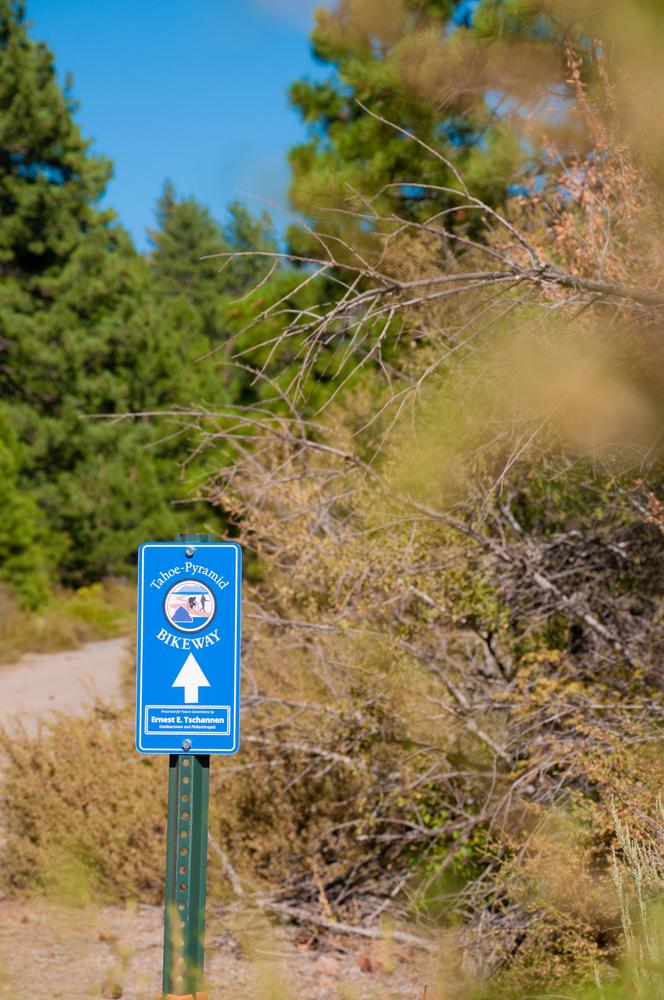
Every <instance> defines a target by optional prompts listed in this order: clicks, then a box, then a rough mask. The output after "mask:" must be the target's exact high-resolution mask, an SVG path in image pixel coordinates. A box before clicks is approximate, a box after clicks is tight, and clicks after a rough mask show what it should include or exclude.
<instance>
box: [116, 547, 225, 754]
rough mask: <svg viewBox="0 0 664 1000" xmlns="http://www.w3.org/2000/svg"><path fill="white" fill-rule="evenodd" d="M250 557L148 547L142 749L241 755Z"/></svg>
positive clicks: (142, 615) (143, 577)
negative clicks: (243, 606)
mask: <svg viewBox="0 0 664 1000" xmlns="http://www.w3.org/2000/svg"><path fill="white" fill-rule="evenodd" d="M241 584H242V550H241V549H240V546H239V545H237V544H236V543H235V542H194V543H185V542H146V543H145V544H144V545H141V547H140V549H139V555H138V647H137V672H136V748H137V749H138V750H140V752H141V753H192V754H216V753H220V754H223V753H237V751H238V748H239V744H240V594H241Z"/></svg>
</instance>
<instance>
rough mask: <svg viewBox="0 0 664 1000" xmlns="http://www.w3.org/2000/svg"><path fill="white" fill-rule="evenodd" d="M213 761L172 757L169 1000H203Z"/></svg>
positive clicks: (197, 538)
mask: <svg viewBox="0 0 664 1000" xmlns="http://www.w3.org/2000/svg"><path fill="white" fill-rule="evenodd" d="M176 541H178V542H191V543H192V544H196V543H198V542H211V541H213V538H212V536H211V535H194V534H185V535H178V536H177V538H176ZM209 790H210V757H209V756H208V755H205V756H203V755H200V756H199V755H197V754H171V755H170V757H169V761H168V826H167V833H166V837H167V841H166V896H165V912H164V976H163V991H164V995H165V997H166V998H169V997H171V998H175V997H188V996H191V997H192V998H193V1000H204V998H205V993H204V992H202V991H203V989H204V983H203V976H204V964H205V894H206V884H207V846H208V800H209Z"/></svg>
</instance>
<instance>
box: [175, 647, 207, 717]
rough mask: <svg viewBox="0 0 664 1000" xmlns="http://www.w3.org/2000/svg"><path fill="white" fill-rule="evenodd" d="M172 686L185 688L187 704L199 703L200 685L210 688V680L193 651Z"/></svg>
mask: <svg viewBox="0 0 664 1000" xmlns="http://www.w3.org/2000/svg"><path fill="white" fill-rule="evenodd" d="M171 686H172V687H174V688H179V687H181V688H184V701H185V704H186V705H196V704H197V703H198V689H199V687H205V688H209V686H210V682H209V680H208V679H207V677H206V676H205V674H204V673H203V671H202V670H201V668H200V666H199V665H198V661H197V659H196V657H195V656H194V654H193V653H190V654H189V656H188V657H187V659H186V660H185V661H184V663H183V664H182V669H181V670H180V673H179V674H178V675H177V677H176V678H175V680H174V681H173V684H172V685H171Z"/></svg>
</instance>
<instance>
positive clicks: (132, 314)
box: [0, 0, 269, 602]
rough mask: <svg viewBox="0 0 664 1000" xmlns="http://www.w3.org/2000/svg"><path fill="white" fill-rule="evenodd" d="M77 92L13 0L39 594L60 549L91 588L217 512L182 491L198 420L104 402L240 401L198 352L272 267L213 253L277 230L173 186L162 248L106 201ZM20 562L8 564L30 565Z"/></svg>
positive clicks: (8, 23)
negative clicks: (140, 552) (221, 274)
mask: <svg viewBox="0 0 664 1000" xmlns="http://www.w3.org/2000/svg"><path fill="white" fill-rule="evenodd" d="M75 107H76V106H75V104H74V102H73V100H72V99H71V96H70V95H69V94H65V93H63V92H62V90H61V88H60V87H59V85H58V82H57V79H56V75H55V71H54V66H53V59H52V55H51V53H50V52H49V50H48V48H47V47H46V46H45V45H43V44H41V43H38V42H34V41H32V40H31V38H30V36H29V34H28V25H27V22H26V17H25V9H24V6H23V4H21V3H12V2H10V0H1V2H0V262H1V265H0V266H1V267H2V280H3V296H2V301H1V302H0V383H1V385H2V391H3V394H4V399H5V404H6V411H5V414H4V415H3V421H4V422H3V426H2V438H3V442H6V443H5V444H4V447H5V448H6V454H7V458H6V462H7V463H9V467H10V470H9V471H8V473H7V477H8V478H7V483H6V487H5V488H6V489H7V490H9V491H12V497H13V499H12V500H11V503H10V507H11V509H12V510H14V511H16V512H18V511H21V512H22V514H21V517H25V518H26V525H25V526H24V527H23V541H22V542H21V544H20V546H19V548H20V550H21V551H22V552H24V553H25V555H24V563H23V564H21V565H22V569H21V581H20V582H19V583H18V584H17V586H18V589H19V591H20V593H21V595H22V596H23V598H24V599H25V600H29V601H32V602H34V601H36V600H38V598H39V596H40V595H41V594H42V593H43V590H44V580H45V577H44V572H45V566H46V564H47V563H48V564H50V566H51V567H52V573H51V580H52V581H62V582H65V583H68V584H77V585H80V584H83V583H86V582H88V581H90V580H95V579H99V578H100V577H102V576H105V575H109V574H110V575H112V574H121V573H123V572H124V571H125V570H126V568H127V567H128V565H129V562H130V560H131V557H132V553H133V552H134V550H135V549H136V547H137V545H138V544H139V542H140V541H141V540H142V539H144V538H146V537H153V538H167V537H169V536H172V534H173V532H174V531H175V530H176V529H177V527H178V526H182V527H184V524H185V519H186V524H187V526H189V527H190V528H195V527H197V526H200V523H199V522H200V519H201V518H202V517H203V512H202V509H201V511H200V512H199V513H197V512H196V509H195V508H194V509H192V508H191V506H190V505H188V506H187V507H186V508H180V509H179V511H178V509H176V507H175V506H174V501H177V500H178V499H180V498H186V497H187V496H188V494H189V493H190V490H191V483H192V481H195V478H196V475H197V474H198V473H199V470H197V468H196V466H193V467H192V468H191V469H190V470H189V472H188V479H185V478H182V477H181V474H180V467H181V464H182V462H183V460H184V459H186V458H187V456H188V454H189V452H190V450H191V448H192V445H193V444H195V442H192V440H191V439H190V438H189V437H188V435H187V433H186V431H183V432H182V433H180V434H176V436H175V437H174V438H173V432H174V430H175V431H177V429H178V428H173V427H172V426H170V425H168V426H165V425H164V420H162V421H147V420H142V419H141V418H140V417H139V418H126V419H122V420H116V421H109V420H108V419H94V417H95V415H104V416H105V417H108V416H109V415H110V416H112V415H116V416H118V417H120V416H122V415H123V414H136V413H138V414H140V413H144V412H149V413H152V412H154V411H158V410H165V411H168V412H170V413H171V414H173V413H174V412H175V413H176V414H177V411H178V410H179V409H182V408H187V407H191V406H192V405H194V404H195V403H197V402H198V401H201V400H206V401H207V402H209V403H214V404H217V403H219V402H223V401H224V400H227V399H228V395H229V392H231V391H232V386H229V385H228V384H227V381H225V380H224V379H223V378H222V377H220V375H219V371H218V369H217V368H216V367H215V366H214V365H211V364H207V365H206V364H197V362H198V360H199V359H200V358H201V357H203V356H205V355H206V354H207V353H208V351H209V349H210V347H211V346H212V345H218V344H219V343H221V342H222V341H223V340H224V337H225V326H224V318H223V298H224V295H223V293H224V291H226V292H233V293H236V292H237V291H238V290H240V289H241V287H242V282H243V281H246V280H249V279H251V278H253V276H254V274H255V273H256V271H257V265H256V264H249V263H248V264H247V265H246V267H245V268H244V271H239V270H238V269H236V270H235V271H232V272H231V271H230V270H229V271H228V276H227V277H226V278H225V279H224V281H223V282H219V281H216V282H215V281H214V280H212V279H213V278H215V277H218V276H217V275H216V273H213V272H216V271H217V270H218V262H217V261H211V262H208V263H207V264H203V265H196V263H195V261H196V260H197V258H198V257H200V256H201V255H203V254H206V253H212V252H218V251H220V250H224V249H228V248H233V247H235V246H245V245H249V244H250V243H251V242H252V241H253V240H259V239H269V235H268V232H267V230H268V225H267V221H266V220H265V219H263V220H261V221H257V222H254V221H253V220H252V219H251V218H250V217H249V215H248V214H247V213H246V212H245V211H244V210H243V209H241V208H240V207H239V206H235V207H234V208H233V209H232V213H231V219H230V222H229V224H228V227H227V229H226V230H225V231H224V230H223V229H221V228H220V227H218V226H217V225H216V223H214V222H213V221H212V219H211V218H210V217H209V215H208V213H207V212H206V211H205V209H203V208H201V207H200V206H198V205H197V204H196V203H195V202H193V201H191V200H184V201H178V200H177V199H176V196H175V193H174V191H173V189H172V188H171V187H167V188H166V190H165V192H164V195H163V197H162V199H161V201H160V203H159V208H158V221H159V224H160V228H159V229H158V230H157V231H156V232H155V233H154V234H153V240H154V243H155V253H154V258H153V260H152V261H150V262H148V261H146V260H145V259H144V258H143V257H141V256H140V255H139V254H137V253H136V251H135V250H134V248H133V246H132V243H131V240H130V239H129V237H128V235H127V233H126V232H125V231H124V230H123V229H122V227H121V226H120V225H119V224H118V223H117V221H116V219H115V217H114V215H113V213H112V212H110V211H108V210H103V209H101V208H100V207H99V204H98V202H99V199H100V197H101V195H102V194H103V191H104V186H105V184H106V182H107V181H108V179H109V176H110V172H111V165H110V163H109V162H108V161H107V160H105V159H103V158H100V157H97V156H95V155H93V154H92V153H91V152H90V149H89V142H87V141H86V140H85V139H83V138H82V136H81V134H80V131H79V129H78V126H77V125H76V122H75V120H74V112H75ZM233 241H235V242H233ZM197 266H198V267H199V268H200V270H197V269H196V268H197ZM258 269H260V266H258ZM177 419H178V418H177V416H175V417H171V420H177ZM5 423H6V427H5ZM178 426H179V425H178ZM15 439H20V440H21V442H22V447H21V449H20V451H17V450H16V446H15V443H14V442H15ZM162 439H164V441H163V443H161V440H162ZM3 455H4V452H3ZM3 461H4V459H3ZM9 502H10V501H9V500H8V503H9ZM38 511H39V514H38V513H37V512H38ZM17 516H18V514H17ZM206 516H207V517H209V515H206ZM39 521H42V523H43V530H42V529H41V528H40V529H39V530H38V529H37V528H36V527H35V525H36V524H37V523H38V522H39ZM10 522H11V518H9V520H8V522H7V523H8V524H9V523H10ZM28 524H31V525H33V527H31V528H29V529H28V527H27V525H28ZM3 530H4V529H3ZM26 532H27V534H26ZM3 538H4V535H3ZM37 538H39V547H40V551H42V552H43V553H44V556H43V558H37V557H36V554H35V553H36V550H35V545H36V540H37ZM2 547H3V549H4V543H2ZM29 553H30V555H28V554H29ZM14 563H15V559H14V562H12V561H10V560H6V561H5V563H4V566H5V573H6V574H9V575H12V579H13V577H14V575H15V574H16V573H17V572H18V567H17V566H14ZM28 564H29V565H31V566H34V572H32V571H30V573H28V574H27V576H29V577H30V578H31V579H32V582H31V583H28V582H26V581H24V580H23V574H24V571H25V572H27V566H28ZM12 567H13V568H12ZM26 580H27V577H26Z"/></svg>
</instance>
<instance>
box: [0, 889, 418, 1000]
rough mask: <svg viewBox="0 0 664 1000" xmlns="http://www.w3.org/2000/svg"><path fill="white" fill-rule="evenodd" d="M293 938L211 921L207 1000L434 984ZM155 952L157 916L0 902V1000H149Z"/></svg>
mask: <svg viewBox="0 0 664 1000" xmlns="http://www.w3.org/2000/svg"><path fill="white" fill-rule="evenodd" d="M301 933H302V932H300V935H301ZM300 935H297V934H296V933H295V932H294V930H293V929H292V928H269V927H267V926H266V927H264V928H262V930H261V928H260V927H256V926H253V927H252V926H251V922H248V923H245V926H244V927H243V928H242V929H241V930H238V929H234V930H233V931H232V932H231V931H230V929H229V927H228V925H227V924H224V922H222V921H219V920H217V919H216V918H215V917H214V916H213V915H208V929H207V935H206V937H207V947H206V970H207V978H208V985H209V988H210V993H209V996H210V1000H222V998H223V1000H249V998H251V1000H351V998H352V1000H418V998H419V997H420V996H421V992H420V991H421V988H422V984H423V983H426V982H427V981H428V982H431V978H432V975H433V970H432V968H431V960H430V959H427V960H423V959H422V956H420V955H412V954H410V955H409V954H408V953H407V952H405V951H404V950H403V949H400V948H395V947H394V946H392V945H390V944H389V943H388V942H375V943H372V944H371V945H370V946H367V944H366V943H363V942H358V941H354V940H352V939H348V938H346V939H339V940H334V939H332V938H328V939H326V941H325V942H320V943H319V946H318V948H309V947H307V946H306V945H305V944H304V943H298V937H299V936H300ZM304 937H305V938H306V934H305V935H304ZM161 948H162V910H161V907H151V906H139V907H124V908H122V907H117V906H116V907H103V908H99V909H91V908H87V907H86V908H79V909H76V908H75V909H68V908H64V907H62V906H57V905H55V904H54V903H52V902H48V901H46V900H44V899H34V898H33V899H29V900H28V899H6V900H0V1000H16V998H17V997H19V996H21V997H26V998H28V997H30V998H31V1000H33V998H34V1000H46V998H48V1000H51V998H55V997H62V998H66V1000H90V998H91V997H100V996H101V997H122V998H123V1000H155V996H156V995H157V992H158V990H159V986H160V978H161V977H160V973H161ZM432 1000H433V997H432Z"/></svg>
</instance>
